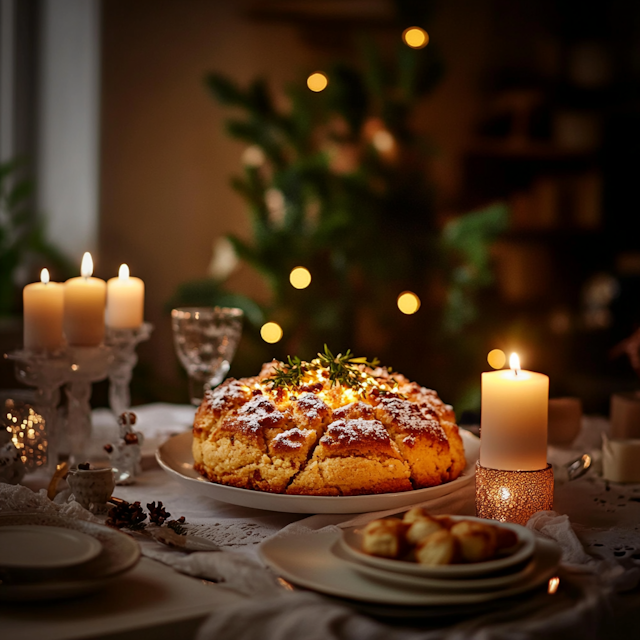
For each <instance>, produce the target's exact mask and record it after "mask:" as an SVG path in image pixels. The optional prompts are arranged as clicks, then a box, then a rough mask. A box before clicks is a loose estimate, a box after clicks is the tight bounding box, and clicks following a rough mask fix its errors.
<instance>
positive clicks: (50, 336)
mask: <svg viewBox="0 0 640 640" xmlns="http://www.w3.org/2000/svg"><path fill="white" fill-rule="evenodd" d="M63 297H64V287H63V286H62V285H61V284H60V283H58V282H49V272H48V271H47V269H43V270H42V272H41V273H40V282H33V283H32V284H28V285H27V286H26V287H25V288H24V289H23V290H22V301H23V304H24V347H25V349H32V350H40V349H44V350H47V351H55V350H56V349H59V348H60V347H62V343H63V338H62V313H63Z"/></svg>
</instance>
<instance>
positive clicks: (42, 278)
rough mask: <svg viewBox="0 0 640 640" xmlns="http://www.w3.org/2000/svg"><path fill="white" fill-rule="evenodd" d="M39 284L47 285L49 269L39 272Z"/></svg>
mask: <svg viewBox="0 0 640 640" xmlns="http://www.w3.org/2000/svg"><path fill="white" fill-rule="evenodd" d="M40 282H42V284H47V283H48V282H49V269H43V270H42V271H41V272H40Z"/></svg>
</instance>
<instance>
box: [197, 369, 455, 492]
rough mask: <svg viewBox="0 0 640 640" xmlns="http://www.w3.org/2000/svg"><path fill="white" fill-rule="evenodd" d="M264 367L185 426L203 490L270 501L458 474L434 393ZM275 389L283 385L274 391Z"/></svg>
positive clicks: (382, 381) (397, 378)
mask: <svg viewBox="0 0 640 640" xmlns="http://www.w3.org/2000/svg"><path fill="white" fill-rule="evenodd" d="M293 366H294V365H293V364H292V363H290V364H289V365H285V364H283V363H279V362H272V363H268V364H266V365H264V366H263V368H262V371H261V372H260V375H259V376H256V377H253V378H243V379H240V380H235V379H233V378H231V379H228V380H226V381H225V382H224V383H223V384H221V385H220V386H219V387H218V388H216V389H215V390H214V391H210V392H208V393H207V394H206V396H205V398H204V400H203V401H202V404H201V405H200V407H199V408H198V411H197V412H196V416H195V421H194V426H193V436H194V439H193V457H194V461H195V465H194V466H195V468H196V470H197V471H198V472H200V473H201V474H202V475H203V476H205V477H206V478H208V479H209V480H211V481H212V482H218V483H220V484H225V485H230V486H234V487H241V488H243V489H255V490H258V491H269V492H272V493H289V494H299V495H329V496H340V495H361V494H372V493H388V492H395V491H410V490H411V489H420V488H424V487H431V486H435V485H439V484H442V483H444V482H449V481H451V480H454V479H455V478H457V477H458V476H459V475H460V474H461V473H462V471H463V469H464V468H465V464H466V462H465V457H464V447H463V444H462V440H461V438H460V434H459V433H458V427H457V426H456V424H455V417H454V414H453V410H452V409H451V407H450V406H448V405H445V404H444V403H443V402H442V401H441V400H440V398H439V397H438V395H437V394H436V392H435V391H431V390H429V389H425V388H424V387H420V386H419V385H417V384H416V383H414V382H410V381H408V380H407V379H406V378H405V377H404V376H402V375H400V374H396V373H390V372H389V371H388V370H387V369H383V368H380V367H368V366H366V365H364V364H358V365H346V366H347V367H348V368H345V369H344V371H346V372H347V374H346V375H345V376H343V378H342V379H340V380H336V379H335V378H332V375H333V374H332V370H331V367H328V366H325V365H324V364H323V362H322V360H321V359H320V358H319V359H316V360H313V361H311V362H310V363H299V361H298V363H297V364H296V366H298V370H297V371H298V373H299V375H297V377H295V380H294V382H291V380H290V379H291V378H294V376H293V375H292V374H291V367H293ZM283 381H284V382H283Z"/></svg>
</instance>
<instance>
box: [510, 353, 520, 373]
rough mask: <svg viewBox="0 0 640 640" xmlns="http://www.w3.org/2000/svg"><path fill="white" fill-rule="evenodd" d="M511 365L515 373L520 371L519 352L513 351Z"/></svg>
mask: <svg viewBox="0 0 640 640" xmlns="http://www.w3.org/2000/svg"><path fill="white" fill-rule="evenodd" d="M509 366H510V367H511V370H512V371H513V373H515V374H516V375H518V373H520V358H518V354H517V353H512V354H511V355H510V356H509Z"/></svg>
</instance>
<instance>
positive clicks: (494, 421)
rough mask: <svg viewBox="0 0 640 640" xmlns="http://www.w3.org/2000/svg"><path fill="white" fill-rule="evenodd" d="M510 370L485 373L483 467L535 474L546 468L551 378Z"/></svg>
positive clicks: (515, 368)
mask: <svg viewBox="0 0 640 640" xmlns="http://www.w3.org/2000/svg"><path fill="white" fill-rule="evenodd" d="M510 366H511V369H506V370H502V371H490V372H486V373H483V374H482V417H481V427H480V464H481V465H482V466H483V467H487V468H490V469H501V470H507V471H516V470H521V471H534V470H537V469H544V468H545V467H546V466H547V412H548V402H549V378H548V377H547V376H545V375H543V374H541V373H534V372H532V371H522V370H521V369H520V362H519V360H518V356H517V355H516V354H512V356H511V360H510Z"/></svg>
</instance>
